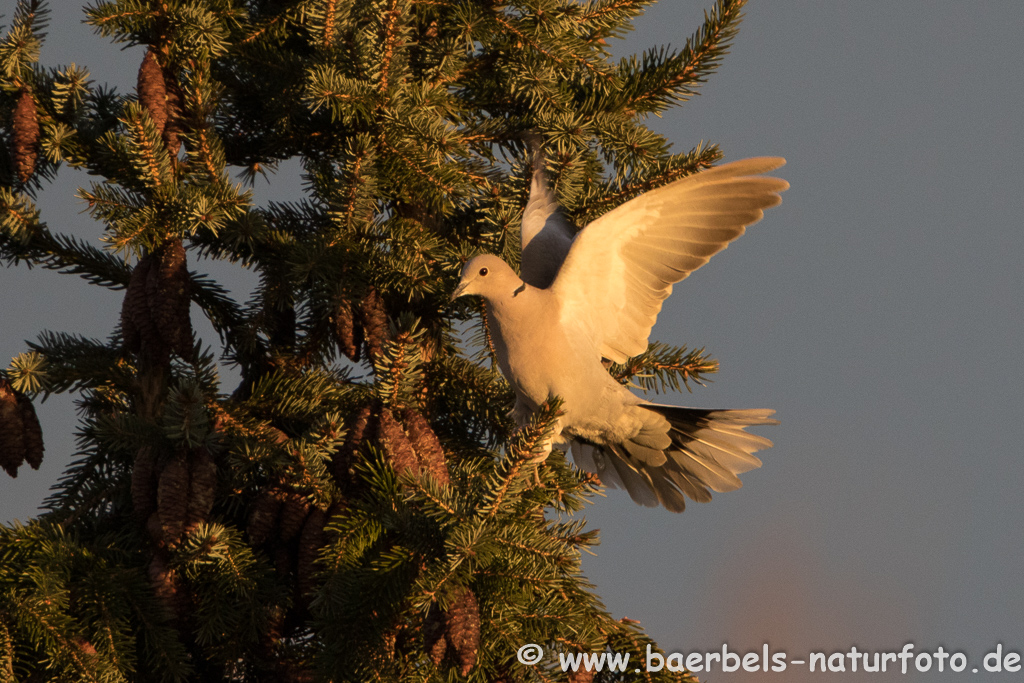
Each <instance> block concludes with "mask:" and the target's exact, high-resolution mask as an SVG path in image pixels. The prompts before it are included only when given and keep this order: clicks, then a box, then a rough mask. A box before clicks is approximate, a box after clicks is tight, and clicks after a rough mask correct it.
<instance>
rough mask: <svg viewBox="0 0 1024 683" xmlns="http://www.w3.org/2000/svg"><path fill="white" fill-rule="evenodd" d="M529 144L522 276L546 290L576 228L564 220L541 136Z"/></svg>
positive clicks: (529, 139)
mask: <svg viewBox="0 0 1024 683" xmlns="http://www.w3.org/2000/svg"><path fill="white" fill-rule="evenodd" d="M526 143H527V148H528V149H529V150H530V155H531V159H532V164H533V178H532V179H531V181H530V199H529V201H528V202H527V203H526V208H525V209H524V210H523V226H522V229H521V232H520V235H519V238H520V246H521V247H522V252H521V253H522V261H521V265H520V270H521V272H520V277H522V279H523V282H525V283H527V284H529V285H531V286H533V287H537V288H539V289H545V288H547V287H548V285H550V284H551V281H552V280H554V279H555V276H556V275H557V274H558V269H559V268H560V267H561V265H562V262H563V261H564V260H565V256H566V254H568V253H569V247H570V246H572V240H573V237H575V236H576V229H575V228H574V227H573V226H572V224H571V223H570V222H569V220H568V219H567V218H566V217H565V214H564V213H563V212H562V207H561V206H559V205H558V198H557V197H556V196H555V192H554V190H552V189H551V186H550V184H549V183H548V179H547V173H546V171H545V169H544V153H543V152H542V151H541V147H540V136H538V135H536V134H532V135H530V136H528V137H527V138H526Z"/></svg>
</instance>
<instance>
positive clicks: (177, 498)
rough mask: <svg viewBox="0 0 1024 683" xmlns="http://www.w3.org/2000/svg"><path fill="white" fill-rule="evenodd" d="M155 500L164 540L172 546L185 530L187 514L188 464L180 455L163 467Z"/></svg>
mask: <svg viewBox="0 0 1024 683" xmlns="http://www.w3.org/2000/svg"><path fill="white" fill-rule="evenodd" d="M156 498H157V502H156V505H157V512H159V513H160V526H161V528H162V529H163V535H164V540H165V541H167V543H169V544H171V545H174V544H175V543H177V542H178V540H179V539H180V538H181V534H182V532H183V531H184V530H185V517H186V514H187V513H188V462H187V461H186V460H185V457H184V456H183V455H182V454H181V453H178V454H177V455H175V456H174V457H173V458H171V459H170V460H169V461H168V462H167V464H166V465H164V469H163V472H161V473H160V481H159V484H158V485H157V495H156Z"/></svg>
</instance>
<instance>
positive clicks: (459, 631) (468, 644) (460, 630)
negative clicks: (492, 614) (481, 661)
mask: <svg viewBox="0 0 1024 683" xmlns="http://www.w3.org/2000/svg"><path fill="white" fill-rule="evenodd" d="M445 626H446V631H445V638H447V639H448V644H449V645H451V648H452V650H453V651H454V652H455V660H456V661H457V662H458V663H459V673H460V674H461V675H463V676H465V675H467V674H469V672H470V670H472V668H473V665H474V664H476V655H477V651H478V650H479V649H480V607H479V606H478V605H477V602H476V595H474V594H473V591H471V590H470V589H469V588H462V589H460V590H459V591H458V593H457V594H456V596H455V601H454V602H453V603H452V606H451V607H450V608H449V609H448V613H447V614H446V615H445Z"/></svg>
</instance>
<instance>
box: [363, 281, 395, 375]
mask: <svg viewBox="0 0 1024 683" xmlns="http://www.w3.org/2000/svg"><path fill="white" fill-rule="evenodd" d="M359 322H360V324H361V326H362V328H363V334H364V335H365V337H366V353H367V355H368V356H369V357H370V360H371V361H372V360H374V359H376V358H377V356H379V355H380V354H381V352H382V351H383V350H384V341H385V340H386V339H387V337H388V315H387V313H386V312H385V311H384V300H383V299H381V298H380V293H379V292H378V291H377V290H376V289H375V288H373V287H370V291H369V292H367V293H366V297H365V298H364V299H363V300H362V301H361V302H360V303H359Z"/></svg>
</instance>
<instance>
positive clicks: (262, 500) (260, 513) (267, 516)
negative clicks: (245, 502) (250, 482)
mask: <svg viewBox="0 0 1024 683" xmlns="http://www.w3.org/2000/svg"><path fill="white" fill-rule="evenodd" d="M283 502H284V497H283V495H282V494H281V492H280V491H264V492H263V493H261V494H260V495H258V496H256V500H254V501H253V503H252V508H251V509H250V510H249V524H248V526H247V528H246V530H247V531H248V532H249V542H250V543H252V544H253V545H254V546H257V545H263V544H264V543H266V542H267V541H268V540H270V534H271V533H272V532H273V531H274V527H276V526H277V518H278V516H279V515H280V514H281V503H283Z"/></svg>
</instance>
